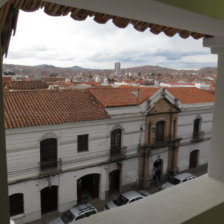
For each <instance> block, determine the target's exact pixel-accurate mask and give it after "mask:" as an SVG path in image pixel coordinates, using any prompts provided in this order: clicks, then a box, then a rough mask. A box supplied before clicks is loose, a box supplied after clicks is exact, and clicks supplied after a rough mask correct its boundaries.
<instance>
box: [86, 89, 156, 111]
mask: <svg viewBox="0 0 224 224" xmlns="http://www.w3.org/2000/svg"><path fill="white" fill-rule="evenodd" d="M138 89H139V103H142V102H144V101H145V100H146V99H148V98H149V97H150V96H152V95H153V94H154V93H155V92H157V91H158V90H159V88H147V87H145V88H144V87H141V88H138V87H122V88H113V87H105V88H103V87H101V88H90V89H89V92H90V93H91V94H93V96H94V97H95V98H96V99H97V100H98V101H99V102H100V103H101V104H102V105H103V106H104V107H122V106H135V105H137V94H138V93H137V92H138ZM133 92H135V93H133Z"/></svg>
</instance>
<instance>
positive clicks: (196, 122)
mask: <svg viewBox="0 0 224 224" xmlns="http://www.w3.org/2000/svg"><path fill="white" fill-rule="evenodd" d="M200 127H201V119H200V118H197V119H195V120H194V129H193V139H198V138H199V137H200Z"/></svg>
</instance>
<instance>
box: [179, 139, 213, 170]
mask: <svg viewBox="0 0 224 224" xmlns="http://www.w3.org/2000/svg"><path fill="white" fill-rule="evenodd" d="M209 149H210V140H209V141H203V142H199V143H196V144H189V145H185V146H180V147H179V153H178V168H179V171H183V170H186V169H189V161H190V153H191V152H192V151H194V150H199V158H198V163H199V164H198V165H203V164H206V163H208V152H209Z"/></svg>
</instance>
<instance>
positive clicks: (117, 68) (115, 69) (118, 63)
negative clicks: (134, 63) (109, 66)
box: [114, 62, 121, 75]
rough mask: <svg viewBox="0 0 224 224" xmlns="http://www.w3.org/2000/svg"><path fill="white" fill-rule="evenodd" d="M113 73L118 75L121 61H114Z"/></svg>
mask: <svg viewBox="0 0 224 224" xmlns="http://www.w3.org/2000/svg"><path fill="white" fill-rule="evenodd" d="M114 74H115V75H120V74H121V63H120V62H115V65H114Z"/></svg>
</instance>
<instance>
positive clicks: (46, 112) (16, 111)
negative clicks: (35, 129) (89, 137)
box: [4, 90, 109, 128]
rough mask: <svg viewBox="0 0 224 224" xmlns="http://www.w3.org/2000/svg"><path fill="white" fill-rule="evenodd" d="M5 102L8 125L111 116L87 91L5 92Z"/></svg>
mask: <svg viewBox="0 0 224 224" xmlns="http://www.w3.org/2000/svg"><path fill="white" fill-rule="evenodd" d="M4 104H5V127H6V128H21V127H28V126H40V125H52V124H61V123H67V122H78V121H87V120H102V119H106V118H109V115H108V114H107V112H106V111H105V109H104V108H103V107H102V105H100V104H99V103H98V102H96V100H95V99H94V97H93V96H92V95H91V94H90V93H89V92H88V91H87V90H36V91H17V92H5V93H4Z"/></svg>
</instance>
